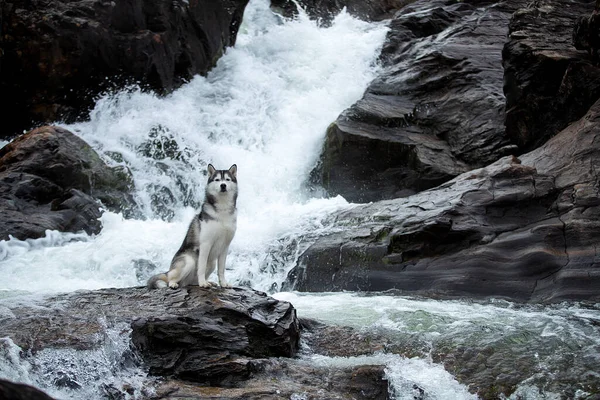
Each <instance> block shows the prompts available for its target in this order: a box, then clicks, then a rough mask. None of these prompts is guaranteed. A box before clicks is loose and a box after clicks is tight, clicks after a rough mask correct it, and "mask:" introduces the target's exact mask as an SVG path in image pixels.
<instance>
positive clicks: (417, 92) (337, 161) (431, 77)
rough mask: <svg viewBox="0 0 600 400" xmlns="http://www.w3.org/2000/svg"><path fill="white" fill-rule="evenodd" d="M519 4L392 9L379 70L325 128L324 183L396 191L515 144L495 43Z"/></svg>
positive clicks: (360, 193) (334, 189)
mask: <svg viewBox="0 0 600 400" xmlns="http://www.w3.org/2000/svg"><path fill="white" fill-rule="evenodd" d="M520 4H522V3H521V2H518V1H517V2H514V1H510V2H509V1H505V2H504V1H503V2H499V3H491V2H476V3H472V2H458V3H454V2H444V1H436V2H433V3H432V2H431V1H416V2H414V3H412V4H410V5H408V6H406V7H404V8H402V9H401V10H400V11H398V12H397V13H396V15H395V16H394V18H393V20H392V21H391V23H390V32H389V34H388V37H387V39H386V42H385V44H384V46H383V49H382V56H381V58H382V64H383V69H382V72H381V74H380V76H379V77H378V78H376V79H375V80H374V81H373V82H372V83H371V85H370V86H369V87H368V88H367V91H366V93H365V94H364V96H363V98H362V99H361V100H359V101H358V102H357V103H356V104H355V105H353V106H352V107H351V108H350V109H348V110H346V111H345V112H344V113H343V114H342V115H341V116H340V117H339V118H338V119H337V121H336V122H335V123H334V124H332V125H331V126H330V128H329V130H328V132H327V139H326V142H325V146H324V149H323V155H322V165H321V171H320V172H321V177H322V183H323V185H324V186H325V188H326V189H327V190H328V191H329V192H330V193H331V194H332V195H336V194H341V195H342V196H344V197H345V198H346V199H347V200H349V201H352V202H366V201H376V200H382V199H390V198H396V197H404V196H408V195H411V194H414V193H416V192H419V191H422V190H425V189H428V188H431V187H435V186H437V185H439V184H441V183H443V182H446V181H448V180H450V179H451V178H453V177H455V176H457V175H459V174H461V173H463V172H465V171H468V170H470V169H473V168H478V167H482V166H484V165H487V164H489V163H491V162H494V161H496V160H497V159H499V158H500V157H502V156H506V155H508V154H511V153H513V152H515V150H516V148H515V146H514V145H513V144H512V143H511V141H510V140H509V138H508V137H507V136H506V135H505V133H504V126H503V123H504V103H505V99H504V94H503V75H504V73H503V69H502V53H501V51H502V48H503V46H504V43H505V41H506V35H507V33H508V22H509V20H510V18H511V15H512V13H513V12H514V11H516V10H517V8H518V7H519V5H520Z"/></svg>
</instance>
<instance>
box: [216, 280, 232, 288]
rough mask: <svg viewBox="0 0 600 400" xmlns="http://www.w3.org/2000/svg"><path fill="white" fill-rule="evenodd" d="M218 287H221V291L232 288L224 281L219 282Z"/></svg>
mask: <svg viewBox="0 0 600 400" xmlns="http://www.w3.org/2000/svg"><path fill="white" fill-rule="evenodd" d="M219 285H221V287H222V288H223V289H230V288H231V287H232V286H231V285H230V284H229V283H227V282H226V281H223V282H219Z"/></svg>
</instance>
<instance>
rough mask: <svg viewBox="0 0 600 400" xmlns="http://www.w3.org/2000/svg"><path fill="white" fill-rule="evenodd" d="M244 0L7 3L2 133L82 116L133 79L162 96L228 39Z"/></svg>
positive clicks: (0, 7)
mask: <svg viewBox="0 0 600 400" xmlns="http://www.w3.org/2000/svg"><path fill="white" fill-rule="evenodd" d="M247 3H248V0H197V1H189V2H188V1H185V0H176V1H162V0H123V1H116V2H114V1H113V2H111V1H103V0H78V1H67V0H61V1H51V2H48V1H42V0H33V1H30V0H7V1H3V2H2V3H1V4H0V16H1V18H0V22H1V27H0V33H1V36H0V38H1V39H0V40H1V41H0V54H1V55H2V56H1V58H0V60H1V61H0V62H1V64H0V68H1V69H0V93H2V96H3V98H5V99H10V101H8V102H4V103H3V110H2V111H3V115H7V116H10V118H5V120H4V121H3V132H2V134H4V135H6V136H11V135H13V134H16V133H21V132H22V131H23V129H28V128H29V127H31V126H32V124H33V123H39V122H42V123H43V122H52V121H57V120H58V119H59V118H60V119H62V120H72V119H74V118H76V117H79V116H83V115H86V113H87V111H88V110H89V108H90V107H91V106H92V105H93V100H94V98H95V97H96V95H97V94H98V93H100V92H103V91H105V90H108V89H111V88H114V87H121V86H122V85H123V84H125V83H131V84H133V83H135V84H139V85H141V86H143V87H148V88H151V89H153V90H156V91H158V92H159V93H164V92H168V91H170V90H172V89H173V88H176V87H177V86H179V85H180V84H181V83H183V82H185V81H186V80H189V79H190V78H192V77H193V76H194V75H195V74H205V73H206V72H207V71H208V70H209V69H210V68H211V67H212V66H214V65H215V63H216V61H217V59H218V58H219V57H220V56H221V55H222V54H223V52H224V50H225V48H226V47H227V46H232V45H233V44H234V43H235V39H236V35H237V31H238V29H239V26H240V24H241V21H242V16H243V13H244V9H245V6H246V4H247Z"/></svg>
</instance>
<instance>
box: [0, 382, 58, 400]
mask: <svg viewBox="0 0 600 400" xmlns="http://www.w3.org/2000/svg"><path fill="white" fill-rule="evenodd" d="M0 399H6V400H52V397H50V396H48V395H47V394H46V393H44V392H42V391H41V390H38V389H36V388H34V387H32V386H29V385H24V384H22V383H13V382H9V381H6V380H4V379H0Z"/></svg>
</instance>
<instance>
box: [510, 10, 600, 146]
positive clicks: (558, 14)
mask: <svg viewBox="0 0 600 400" xmlns="http://www.w3.org/2000/svg"><path fill="white" fill-rule="evenodd" d="M593 10H594V6H593V4H592V3H585V2H570V1H562V0H552V1H550V0H545V1H535V2H532V3H530V4H528V5H527V7H525V8H522V9H520V10H519V11H518V12H516V13H515V14H514V15H513V17H512V19H511V21H510V25H509V38H508V41H507V43H506V45H505V46H504V49H503V51H502V59H503V64H504V93H505V95H506V121H505V123H506V134H507V136H508V137H510V138H511V140H512V141H513V142H514V143H515V144H517V145H518V146H519V149H520V151H531V150H533V149H535V148H537V147H539V146H540V145H541V144H543V143H545V142H546V141H547V140H548V139H549V138H551V137H552V136H554V135H556V134H557V133H558V132H560V131H561V130H562V129H564V128H565V127H567V125H568V124H570V123H571V122H573V121H576V120H578V119H579V118H581V117H582V116H583V115H584V114H585V113H586V112H587V110H588V109H589V108H590V106H591V105H592V104H594V102H595V101H596V100H597V99H598V98H599V97H600V68H599V67H598V66H597V65H596V64H595V62H594V61H593V59H592V58H593V57H592V56H591V55H590V54H589V53H586V52H585V51H582V50H583V47H582V50H577V49H576V48H575V46H574V43H573V34H574V33H576V32H574V28H575V24H576V22H577V20H578V19H579V18H580V17H584V16H585V17H589V15H590V14H591V13H592V11H593ZM575 44H577V41H576V43H575ZM578 47H581V46H578Z"/></svg>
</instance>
